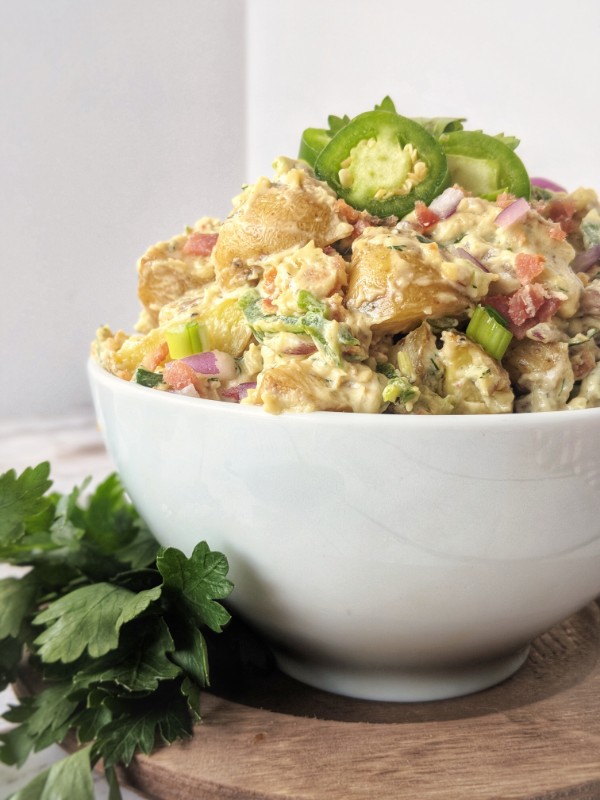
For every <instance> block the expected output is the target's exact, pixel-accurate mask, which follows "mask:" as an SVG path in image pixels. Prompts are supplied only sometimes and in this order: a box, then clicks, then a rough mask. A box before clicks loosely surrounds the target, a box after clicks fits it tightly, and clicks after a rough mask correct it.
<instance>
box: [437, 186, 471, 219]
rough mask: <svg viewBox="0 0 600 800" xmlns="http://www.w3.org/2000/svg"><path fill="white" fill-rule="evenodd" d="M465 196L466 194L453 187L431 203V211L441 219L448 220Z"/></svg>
mask: <svg viewBox="0 0 600 800" xmlns="http://www.w3.org/2000/svg"><path fill="white" fill-rule="evenodd" d="M464 196H465V193H464V192H462V191H461V190H460V189H455V188H454V187H452V186H451V187H449V188H448V189H445V190H444V191H443V192H442V193H441V194H440V195H438V196H437V197H436V198H434V199H433V200H432V201H431V203H430V204H429V210H430V211H433V213H434V214H437V215H438V217H439V218H440V219H446V218H447V217H451V216H452V214H454V212H455V211H456V209H457V208H458V204H459V203H460V201H461V200H462V199H463V197H464Z"/></svg>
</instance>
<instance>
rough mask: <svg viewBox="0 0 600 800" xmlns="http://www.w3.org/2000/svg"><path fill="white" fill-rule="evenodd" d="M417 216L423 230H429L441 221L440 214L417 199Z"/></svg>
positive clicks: (419, 225)
mask: <svg viewBox="0 0 600 800" xmlns="http://www.w3.org/2000/svg"><path fill="white" fill-rule="evenodd" d="M415 216H416V218H417V224H418V227H419V228H420V230H421V232H424V231H428V230H429V229H430V228H433V226H434V225H436V224H437V223H438V222H439V221H440V217H439V215H438V214H436V213H435V211H432V210H431V209H430V208H428V207H427V206H426V205H425V203H423V202H422V201H421V200H417V202H416V203H415Z"/></svg>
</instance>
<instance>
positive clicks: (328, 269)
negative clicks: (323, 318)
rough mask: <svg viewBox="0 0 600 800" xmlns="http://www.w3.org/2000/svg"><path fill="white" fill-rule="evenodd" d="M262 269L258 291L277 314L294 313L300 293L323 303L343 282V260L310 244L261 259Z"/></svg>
mask: <svg viewBox="0 0 600 800" xmlns="http://www.w3.org/2000/svg"><path fill="white" fill-rule="evenodd" d="M263 267H264V273H263V280H262V281H261V283H260V286H259V289H260V291H261V292H262V293H264V295H266V297H268V298H269V299H270V300H271V301H272V302H273V305H274V306H275V307H276V309H277V311H278V313H280V314H296V313H298V311H299V309H298V304H297V299H298V293H299V292H300V291H301V290H306V291H308V292H310V293H311V294H312V295H314V296H315V297H316V298H317V299H318V300H324V299H326V298H328V297H330V296H331V295H333V294H334V293H338V292H340V291H341V290H342V288H343V287H344V286H345V285H346V282H347V277H346V262H345V261H344V259H343V258H342V257H341V256H340V255H339V254H338V253H333V254H331V255H329V254H327V253H324V252H323V250H321V248H319V247H315V245H314V242H309V243H308V244H306V245H304V246H303V247H299V248H292V249H291V250H285V251H283V252H282V253H275V254H274V255H272V256H269V257H268V258H265V259H264V262H263ZM338 300H340V301H341V297H340V298H338Z"/></svg>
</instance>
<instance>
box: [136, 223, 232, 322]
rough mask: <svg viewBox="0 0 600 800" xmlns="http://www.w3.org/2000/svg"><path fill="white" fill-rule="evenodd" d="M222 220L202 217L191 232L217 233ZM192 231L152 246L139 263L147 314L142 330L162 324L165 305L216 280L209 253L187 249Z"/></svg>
mask: <svg viewBox="0 0 600 800" xmlns="http://www.w3.org/2000/svg"><path fill="white" fill-rule="evenodd" d="M219 225H220V222H219V221H218V220H216V219H214V218H213V217H202V219H200V220H199V221H198V222H197V223H196V225H194V227H193V228H192V229H190V233H216V232H217V231H218V230H219ZM188 236H189V233H181V234H178V235H177V236H174V237H173V238H171V239H169V240H167V241H165V242H158V243H157V244H155V245H153V246H152V247H150V248H149V249H148V250H147V251H146V252H145V253H144V255H143V256H142V257H141V258H140V259H139V261H138V263H137V272H138V297H139V299H140V302H141V304H142V308H143V316H142V317H141V318H140V321H139V323H138V325H137V328H138V330H149V329H150V328H153V327H155V326H156V325H157V324H158V318H159V314H160V311H161V309H162V308H163V306H165V305H166V304H168V303H171V302H172V301H174V300H177V299H178V298H180V297H182V296H183V295H184V294H186V293H187V292H189V291H190V290H192V289H198V288H200V287H201V286H204V285H205V284H207V283H209V282H210V281H212V280H213V279H214V277H215V271H214V267H213V264H212V261H211V259H210V257H209V256H192V255H187V254H185V253H184V252H183V248H184V246H185V244H186V242H187V240H188Z"/></svg>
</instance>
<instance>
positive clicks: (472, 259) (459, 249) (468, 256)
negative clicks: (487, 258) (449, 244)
mask: <svg viewBox="0 0 600 800" xmlns="http://www.w3.org/2000/svg"><path fill="white" fill-rule="evenodd" d="M455 253H456V255H457V256H460V257H461V258H466V259H467V261H470V262H471V264H475V266H476V267H479V269H482V270H483V271H484V272H489V269H488V268H487V267H486V266H484V265H483V264H482V263H481V261H480V260H479V259H478V258H475V256H472V255H471V253H469V252H468V250H465V249H464V247H456V248H455Z"/></svg>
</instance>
